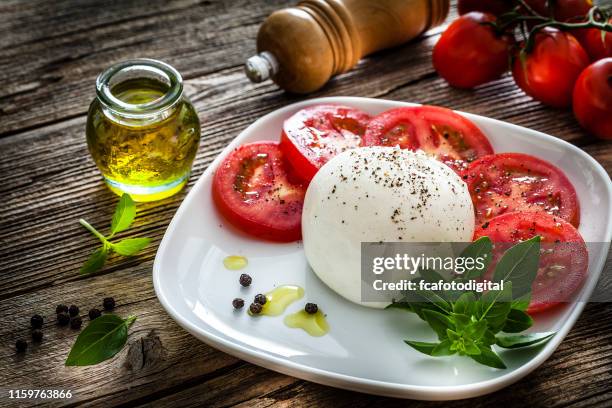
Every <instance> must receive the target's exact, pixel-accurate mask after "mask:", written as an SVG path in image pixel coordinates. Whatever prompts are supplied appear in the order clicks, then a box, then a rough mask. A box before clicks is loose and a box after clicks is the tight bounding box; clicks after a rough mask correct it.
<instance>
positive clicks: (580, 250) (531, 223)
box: [474, 212, 589, 313]
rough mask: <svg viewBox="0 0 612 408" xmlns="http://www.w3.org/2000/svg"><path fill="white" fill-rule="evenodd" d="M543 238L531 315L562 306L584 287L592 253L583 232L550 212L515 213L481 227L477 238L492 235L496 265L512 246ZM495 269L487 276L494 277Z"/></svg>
mask: <svg viewBox="0 0 612 408" xmlns="http://www.w3.org/2000/svg"><path fill="white" fill-rule="evenodd" d="M536 235H539V236H540V237H541V243H540V263H539V268H538V272H537V275H536V278H535V280H534V282H533V285H532V292H531V301H530V303H529V308H528V309H527V312H528V313H537V312H541V311H544V310H547V309H549V308H552V307H554V306H556V305H559V304H561V303H565V302H569V301H570V300H571V296H572V295H573V294H574V293H576V291H577V290H578V289H579V288H580V287H581V286H582V284H583V282H584V280H585V277H586V275H587V268H588V259H589V256H588V251H587V248H586V245H585V243H584V240H583V239H582V237H581V236H580V233H579V232H578V231H577V230H576V228H574V227H573V226H572V225H571V224H569V223H568V222H566V221H564V220H562V219H560V218H556V217H554V216H552V215H549V214H546V213H522V212H514V213H509V214H504V215H500V216H498V217H495V218H493V219H492V220H491V221H490V222H488V223H487V224H485V225H483V226H482V227H480V228H477V229H476V231H475V233H474V239H477V238H480V237H483V236H488V237H489V238H490V239H491V241H493V242H494V243H496V245H495V250H494V254H493V258H494V259H493V262H492V263H493V264H496V263H497V262H496V261H497V260H499V258H500V257H501V255H502V253H503V251H504V250H506V249H507V248H509V247H510V246H511V245H512V244H515V243H518V242H520V241H524V240H527V239H529V238H533V237H534V236H536ZM492 274H493V268H491V269H489V271H487V272H486V273H485V277H486V278H489V279H490V277H492Z"/></svg>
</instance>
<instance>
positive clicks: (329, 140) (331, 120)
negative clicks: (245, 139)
mask: <svg viewBox="0 0 612 408" xmlns="http://www.w3.org/2000/svg"><path fill="white" fill-rule="evenodd" d="M369 121H370V116H369V115H368V114H366V113H364V112H362V111H360V110H359V109H355V108H349V107H347V106H341V105H317V106H312V107H308V108H305V109H302V110H300V111H299V112H297V113H296V114H294V115H293V116H291V117H290V118H289V119H287V120H286V121H285V123H284V125H283V132H282V134H281V149H282V150H283V152H284V154H285V156H286V157H287V160H288V161H289V162H290V163H291V165H292V166H293V168H294V169H295V172H296V174H297V175H298V176H300V178H302V179H303V180H304V181H307V182H308V181H310V180H311V179H312V178H313V177H314V175H315V174H316V173H317V171H318V170H319V169H320V168H321V166H323V165H324V164H325V163H327V161H328V160H329V159H331V158H332V157H334V156H336V155H337V154H338V153H341V152H343V151H345V150H348V149H353V148H355V147H358V146H359V145H360V143H361V137H362V136H363V134H364V133H365V129H366V126H367V125H368V122H369Z"/></svg>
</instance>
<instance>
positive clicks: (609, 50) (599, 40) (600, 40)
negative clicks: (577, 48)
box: [576, 18, 612, 61]
mask: <svg viewBox="0 0 612 408" xmlns="http://www.w3.org/2000/svg"><path fill="white" fill-rule="evenodd" d="M608 22H609V23H611V24H612V18H611V19H610V20H608ZM581 31H582V33H581V34H580V36H579V37H576V38H578V41H580V44H582V47H583V48H584V50H585V51H586V52H587V54H589V57H591V60H592V61H597V60H599V59H602V58H607V57H612V32H603V36H602V31H601V30H599V29H597V28H586V29H582V30H581Z"/></svg>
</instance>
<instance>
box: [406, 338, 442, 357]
mask: <svg viewBox="0 0 612 408" xmlns="http://www.w3.org/2000/svg"><path fill="white" fill-rule="evenodd" d="M404 343H406V344H407V345H409V346H410V347H412V348H413V349H415V350H416V351H420V352H421V353H423V354H427V355H428V356H431V352H432V351H433V349H434V348H436V346H437V345H438V343H425V342H423V341H411V340H404Z"/></svg>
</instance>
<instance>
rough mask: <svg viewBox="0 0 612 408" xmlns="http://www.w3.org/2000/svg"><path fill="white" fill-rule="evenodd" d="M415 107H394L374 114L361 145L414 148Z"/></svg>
mask: <svg viewBox="0 0 612 408" xmlns="http://www.w3.org/2000/svg"><path fill="white" fill-rule="evenodd" d="M415 113H416V108H413V107H406V108H396V109H391V110H388V111H386V112H383V113H381V114H380V115H378V116H375V117H374V118H373V119H372V120H371V121H370V124H369V125H368V127H367V129H366V132H365V135H364V136H363V141H362V145H363V146H399V147H400V148H402V149H410V150H416V149H418V148H419V147H420V144H419V141H418V139H417V136H416V128H417V126H416V116H415Z"/></svg>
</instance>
